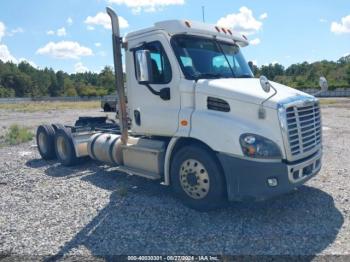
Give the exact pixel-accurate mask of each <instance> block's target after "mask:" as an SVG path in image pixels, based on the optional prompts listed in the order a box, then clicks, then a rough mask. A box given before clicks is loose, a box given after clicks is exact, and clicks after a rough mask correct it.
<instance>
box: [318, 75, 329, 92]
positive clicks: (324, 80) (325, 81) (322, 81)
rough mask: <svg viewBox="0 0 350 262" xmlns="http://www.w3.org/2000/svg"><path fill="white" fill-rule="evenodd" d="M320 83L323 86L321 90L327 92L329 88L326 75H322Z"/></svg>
mask: <svg viewBox="0 0 350 262" xmlns="http://www.w3.org/2000/svg"><path fill="white" fill-rule="evenodd" d="M319 85H320V87H321V92H326V91H327V90H328V82H327V79H326V78H325V77H324V76H321V77H320V80H319Z"/></svg>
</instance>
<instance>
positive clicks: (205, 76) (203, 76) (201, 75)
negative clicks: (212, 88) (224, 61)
mask: <svg viewBox="0 0 350 262" xmlns="http://www.w3.org/2000/svg"><path fill="white" fill-rule="evenodd" d="M193 77H194V79H195V80H198V79H213V78H220V77H223V75H221V74H218V73H198V74H195V75H194V76H193Z"/></svg>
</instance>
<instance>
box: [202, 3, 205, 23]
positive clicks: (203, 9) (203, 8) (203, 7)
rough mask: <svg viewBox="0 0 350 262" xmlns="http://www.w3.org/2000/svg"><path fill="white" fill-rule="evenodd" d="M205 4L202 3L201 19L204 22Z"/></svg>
mask: <svg viewBox="0 0 350 262" xmlns="http://www.w3.org/2000/svg"><path fill="white" fill-rule="evenodd" d="M204 11H205V6H203V5H202V19H203V23H205V13H204Z"/></svg>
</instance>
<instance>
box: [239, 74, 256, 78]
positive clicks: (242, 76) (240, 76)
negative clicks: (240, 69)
mask: <svg viewBox="0 0 350 262" xmlns="http://www.w3.org/2000/svg"><path fill="white" fill-rule="evenodd" d="M236 78H253V76H252V75H250V74H243V75H239V76H236Z"/></svg>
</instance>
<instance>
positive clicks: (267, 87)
mask: <svg viewBox="0 0 350 262" xmlns="http://www.w3.org/2000/svg"><path fill="white" fill-rule="evenodd" d="M260 85H261V88H262V89H263V90H264V91H265V92H266V93H269V92H270V88H271V84H270V82H269V80H268V79H267V77H266V76H260Z"/></svg>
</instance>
